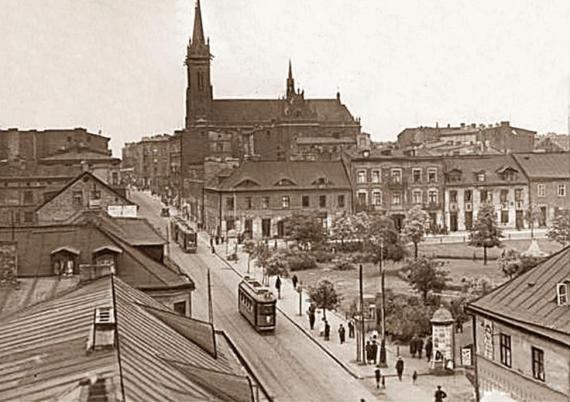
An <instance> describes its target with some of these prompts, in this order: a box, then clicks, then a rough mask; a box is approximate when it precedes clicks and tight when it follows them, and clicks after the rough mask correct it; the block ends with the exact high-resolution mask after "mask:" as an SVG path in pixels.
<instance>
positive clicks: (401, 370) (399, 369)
mask: <svg viewBox="0 0 570 402" xmlns="http://www.w3.org/2000/svg"><path fill="white" fill-rule="evenodd" d="M396 373H397V374H398V380H400V381H402V374H404V359H402V356H398V361H397V362H396Z"/></svg>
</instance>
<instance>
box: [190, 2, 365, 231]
mask: <svg viewBox="0 0 570 402" xmlns="http://www.w3.org/2000/svg"><path fill="white" fill-rule="evenodd" d="M211 59H212V55H211V53H210V42H209V39H208V40H207V39H206V37H205V35H204V29H203V23H202V15H201V9H200V2H199V1H197V3H196V7H195V18H194V29H193V35H192V38H191V40H190V43H189V45H188V49H187V57H186V66H187V73H188V77H187V78H188V87H187V91H186V124H185V130H184V133H183V135H182V136H181V151H182V152H181V164H182V169H181V173H182V179H183V180H182V187H183V196H184V198H186V199H187V201H188V202H189V205H190V213H191V215H193V216H195V217H196V218H198V219H199V220H200V217H201V215H202V208H203V207H202V205H203V187H204V183H205V182H207V181H208V180H210V179H211V177H205V176H206V175H205V170H204V161H205V160H206V159H208V160H215V161H218V162H222V163H223V162H224V161H226V160H228V161H230V162H232V161H234V162H235V161H239V162H241V161H243V160H247V159H253V160H261V161H278V160H281V161H294V160H339V159H340V155H341V153H342V151H344V150H352V149H356V148H357V144H358V139H359V136H360V135H361V127H360V120H359V119H357V118H355V117H353V116H352V114H351V113H350V111H349V110H348V108H347V107H346V106H345V105H344V104H342V102H341V100H340V94H338V93H337V96H336V98H332V99H307V98H305V93H304V91H300V90H298V89H296V88H295V80H294V78H293V71H292V67H291V63H289V74H288V78H287V80H286V92H285V96H282V97H280V98H275V99H214V96H213V86H212V77H211V69H210V66H211Z"/></svg>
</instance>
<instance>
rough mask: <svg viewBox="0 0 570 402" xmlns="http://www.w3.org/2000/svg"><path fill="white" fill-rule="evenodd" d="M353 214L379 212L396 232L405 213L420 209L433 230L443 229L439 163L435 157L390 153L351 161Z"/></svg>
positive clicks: (364, 155)
mask: <svg viewBox="0 0 570 402" xmlns="http://www.w3.org/2000/svg"><path fill="white" fill-rule="evenodd" d="M351 175H352V184H353V188H354V197H355V202H354V204H355V211H356V212H358V211H363V210H368V211H370V210H375V211H383V212H385V213H386V214H387V215H389V216H391V217H392V218H393V219H394V222H395V224H396V228H398V229H400V228H401V227H402V225H403V220H404V218H405V217H406V213H407V212H408V211H409V210H410V209H411V208H412V207H414V206H416V205H421V206H422V208H423V209H424V210H426V212H428V214H429V215H430V218H431V224H432V226H433V229H434V230H435V229H436V228H437V227H438V226H443V223H444V222H443V185H444V175H443V162H442V159H441V158H439V157H423V156H416V157H412V156H405V155H403V154H401V153H400V154H396V153H392V152H390V151H383V150H372V151H370V152H362V153H361V154H359V155H358V156H353V157H352V159H351Z"/></svg>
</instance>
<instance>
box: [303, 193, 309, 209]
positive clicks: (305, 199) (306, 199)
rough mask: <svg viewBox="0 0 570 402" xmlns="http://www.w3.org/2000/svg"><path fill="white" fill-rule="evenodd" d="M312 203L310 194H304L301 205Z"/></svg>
mask: <svg viewBox="0 0 570 402" xmlns="http://www.w3.org/2000/svg"><path fill="white" fill-rule="evenodd" d="M310 204H311V203H310V201H309V196H308V195H304V196H303V197H302V198H301V205H302V206H304V207H308V206H310Z"/></svg>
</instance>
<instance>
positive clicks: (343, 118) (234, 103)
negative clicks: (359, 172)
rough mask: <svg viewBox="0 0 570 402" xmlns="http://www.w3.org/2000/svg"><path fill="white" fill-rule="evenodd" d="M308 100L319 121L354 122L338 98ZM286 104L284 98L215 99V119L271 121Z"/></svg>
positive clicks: (280, 113)
mask: <svg viewBox="0 0 570 402" xmlns="http://www.w3.org/2000/svg"><path fill="white" fill-rule="evenodd" d="M306 102H307V104H308V107H309V109H310V110H311V111H313V112H314V113H316V115H317V120H319V121H328V122H343V123H354V119H353V117H352V115H351V114H350V112H349V111H348V109H347V108H346V106H345V105H343V104H341V103H340V102H338V101H337V100H336V99H308V100H306ZM285 105H286V101H285V100H283V99H215V100H214V101H213V115H214V121H218V122H236V123H237V122H245V123H248V122H270V121H271V120H273V119H278V118H280V117H281V116H282V111H283V108H284V107H285Z"/></svg>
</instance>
